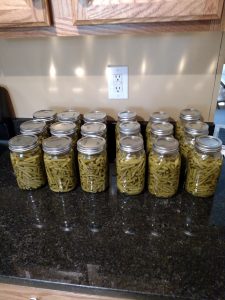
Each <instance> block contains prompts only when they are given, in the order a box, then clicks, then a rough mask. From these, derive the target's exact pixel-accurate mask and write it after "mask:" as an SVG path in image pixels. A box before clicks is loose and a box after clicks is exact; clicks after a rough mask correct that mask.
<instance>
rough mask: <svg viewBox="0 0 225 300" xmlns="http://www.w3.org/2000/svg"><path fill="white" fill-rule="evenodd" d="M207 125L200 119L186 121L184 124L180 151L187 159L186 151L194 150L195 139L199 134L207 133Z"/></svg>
mask: <svg viewBox="0 0 225 300" xmlns="http://www.w3.org/2000/svg"><path fill="white" fill-rule="evenodd" d="M208 133H209V126H208V124H206V123H204V122H202V121H196V122H191V123H187V124H185V126H184V138H183V139H182V140H181V141H180V152H181V155H182V157H183V158H184V159H185V160H187V157H188V153H189V152H190V151H193V150H194V146H195V139H196V138H197V137H198V136H201V135H208Z"/></svg>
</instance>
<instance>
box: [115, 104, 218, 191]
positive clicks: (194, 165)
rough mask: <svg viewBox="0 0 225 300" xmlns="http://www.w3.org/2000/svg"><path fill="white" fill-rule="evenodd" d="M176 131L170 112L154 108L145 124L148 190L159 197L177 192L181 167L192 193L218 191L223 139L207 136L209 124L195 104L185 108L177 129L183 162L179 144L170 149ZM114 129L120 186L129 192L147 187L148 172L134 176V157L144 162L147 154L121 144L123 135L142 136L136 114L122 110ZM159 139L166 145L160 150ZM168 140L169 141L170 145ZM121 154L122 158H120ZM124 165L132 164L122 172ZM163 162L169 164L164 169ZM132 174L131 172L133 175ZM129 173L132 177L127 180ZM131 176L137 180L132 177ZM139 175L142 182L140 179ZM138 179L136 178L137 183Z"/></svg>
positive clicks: (187, 187)
mask: <svg viewBox="0 0 225 300" xmlns="http://www.w3.org/2000/svg"><path fill="white" fill-rule="evenodd" d="M135 123H136V124H135ZM173 131H174V129H173V125H172V124H171V123H169V116H168V114H167V113H165V112H155V113H153V114H152V115H151V116H150V119H149V122H148V124H147V127H146V152H147V155H149V159H148V172H149V176H148V189H149V191H150V192H151V193H152V194H154V195H156V196H157V197H170V196H172V195H174V194H175V193H176V191H177V188H178V185H179V179H180V176H179V174H180V167H181V173H182V174H183V175H184V176H185V177H186V183H185V188H186V190H187V191H188V192H189V193H191V194H193V195H195V196H199V197H209V196H212V195H213V194H214V192H215V189H216V185H217V181H218V178H219V176H220V172H221V167H222V155H221V148H222V142H221V141H220V140H219V139H217V138H214V137H210V136H208V125H207V124H206V123H204V122H202V121H201V114H200V112H199V111H198V110H196V109H193V108H191V109H184V110H182V111H181V113H180V120H179V121H178V122H177V123H176V130H175V136H176V138H177V139H178V140H179V143H180V147H179V148H180V153H181V158H182V164H181V163H180V162H179V161H180V159H179V150H178V146H177V147H175V148H177V149H176V150H175V149H174V150H173V151H172V150H170V149H169V148H170V146H169V144H168V143H169V141H170V142H171V143H174V145H175V144H176V142H174V141H173V139H172V138H173ZM115 133H116V138H117V143H116V144H117V185H118V189H119V190H120V191H121V192H125V193H128V194H136V193H140V192H141V191H142V190H143V188H144V179H145V176H144V173H142V176H141V173H138V172H137V174H138V175H137V178H139V180H137V178H135V176H134V174H135V173H134V169H136V168H135V160H133V158H137V157H138V156H139V158H140V160H141V161H142V162H143V161H144V155H143V153H141V154H140V151H139V150H138V151H137V153H136V152H135V150H134V149H133V150H132V147H131V149H130V150H129V151H127V154H126V155H124V153H125V150H124V146H123V145H122V144H120V142H121V141H122V140H123V139H122V140H121V137H122V138H123V137H124V136H127V137H129V136H131V135H135V136H136V137H138V136H139V137H140V136H141V134H140V126H138V125H137V121H136V114H135V113H134V112H129V111H126V112H122V113H119V115H118V123H117V127H116V132H115ZM163 139H164V141H163ZM166 140H167V142H166ZM172 141H173V142H172ZM158 143H164V144H165V145H164V146H165V149H161V150H160V149H159V148H160V147H158ZM166 143H167V144H168V145H167V147H166ZM119 145H120V148H119ZM134 148H135V147H134ZM166 148H168V149H166ZM119 149H120V151H119V153H118V150H119ZM160 151H161V152H160ZM171 151H172V152H171ZM131 153H132V154H131ZM175 154H176V155H175ZM122 156H123V159H121V157H122ZM156 158H157V159H156ZM132 161H134V165H132V163H131V162H132ZM171 161H173V163H171ZM121 165H123V167H124V165H127V167H128V168H129V170H128V169H126V168H123V167H122V170H124V172H125V173H124V174H122V173H123V172H121V167H120V166H121ZM164 165H165V166H166V168H165V169H164V168H163V167H162V166H164ZM175 166H176V167H175ZM137 169H138V170H139V171H140V172H141V170H142V168H137ZM165 170H166V172H165V176H164V171H165ZM172 170H173V172H172ZM143 171H144V168H143ZM127 173H129V175H127ZM121 174H122V176H121ZM131 174H132V176H130V175H131ZM127 176H128V177H129V180H127ZM131 178H133V179H134V180H131ZM140 178H141V182H142V183H140ZM182 180H183V178H182ZM135 182H137V184H136V186H135ZM137 187H138V188H137Z"/></svg>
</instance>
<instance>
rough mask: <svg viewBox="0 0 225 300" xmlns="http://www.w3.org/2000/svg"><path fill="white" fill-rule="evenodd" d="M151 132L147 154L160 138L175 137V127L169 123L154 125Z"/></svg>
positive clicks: (147, 143)
mask: <svg viewBox="0 0 225 300" xmlns="http://www.w3.org/2000/svg"><path fill="white" fill-rule="evenodd" d="M150 132H151V134H150V135H149V136H148V139H147V141H146V150H147V151H146V152H147V154H148V153H149V152H150V151H151V150H152V145H153V144H154V142H155V141H156V140H157V139H158V138H159V137H167V136H168V137H173V125H172V124H171V123H169V122H161V123H152V125H151V131H150Z"/></svg>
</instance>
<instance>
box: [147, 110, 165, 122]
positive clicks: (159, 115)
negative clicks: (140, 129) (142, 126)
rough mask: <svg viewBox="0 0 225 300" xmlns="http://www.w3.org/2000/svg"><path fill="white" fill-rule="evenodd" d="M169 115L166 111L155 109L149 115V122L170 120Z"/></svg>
mask: <svg viewBox="0 0 225 300" xmlns="http://www.w3.org/2000/svg"><path fill="white" fill-rule="evenodd" d="M168 120H169V115H168V113H166V112H164V111H155V112H153V113H152V114H151V115H150V117H149V122H152V123H157V122H168Z"/></svg>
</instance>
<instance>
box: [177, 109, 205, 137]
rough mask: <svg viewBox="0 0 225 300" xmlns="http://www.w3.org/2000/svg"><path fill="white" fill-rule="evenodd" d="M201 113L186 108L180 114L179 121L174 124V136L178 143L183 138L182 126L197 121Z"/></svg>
mask: <svg viewBox="0 0 225 300" xmlns="http://www.w3.org/2000/svg"><path fill="white" fill-rule="evenodd" d="M200 119H201V113H200V111H199V110H197V109H195V108H186V109H183V110H182V111H181V112H180V120H179V121H177V122H176V128H175V136H176V138H177V139H178V141H181V140H182V139H183V138H184V126H185V125H186V124H187V123H189V122H194V121H199V120H200Z"/></svg>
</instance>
